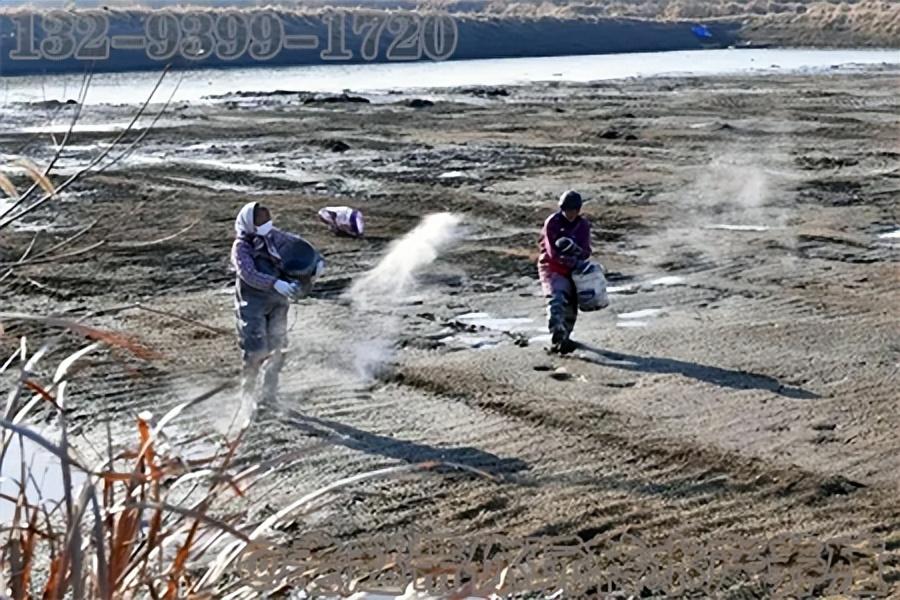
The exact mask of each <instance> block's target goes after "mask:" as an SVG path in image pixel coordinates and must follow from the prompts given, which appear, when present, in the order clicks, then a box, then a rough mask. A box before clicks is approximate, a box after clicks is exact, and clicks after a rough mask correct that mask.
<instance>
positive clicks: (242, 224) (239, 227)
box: [234, 202, 281, 259]
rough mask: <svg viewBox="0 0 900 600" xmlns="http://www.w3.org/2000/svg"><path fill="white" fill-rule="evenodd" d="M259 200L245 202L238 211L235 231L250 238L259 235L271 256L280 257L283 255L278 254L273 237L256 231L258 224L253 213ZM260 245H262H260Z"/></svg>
mask: <svg viewBox="0 0 900 600" xmlns="http://www.w3.org/2000/svg"><path fill="white" fill-rule="evenodd" d="M257 204H259V203H258V202H248V203H247V204H245V205H244V206H243V207H242V208H241V210H240V212H238V215H237V218H235V220H234V232H235V233H236V234H237V236H238V237H239V238H245V239H250V238H252V237H253V236H258V239H260V240H262V241H263V242H264V243H265V245H266V250H267V251H268V252H269V254H270V255H271V256H273V257H274V258H277V259H280V258H281V255H280V254H278V249H277V248H276V247H275V244H274V242H273V241H272V239H271V238H270V237H269V236H267V235H259V234H257V233H256V224H255V223H254V220H253V213H254V212H255V210H256V205H257ZM258 247H260V248H261V247H262V246H261V245H258Z"/></svg>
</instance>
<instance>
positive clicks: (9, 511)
mask: <svg viewBox="0 0 900 600" xmlns="http://www.w3.org/2000/svg"><path fill="white" fill-rule="evenodd" d="M23 460H24V462H25V469H26V473H27V472H30V473H31V478H29V481H28V485H27V486H26V488H25V494H26V498H27V499H28V502H29V503H31V504H43V505H45V506H46V507H47V510H48V511H50V512H52V507H53V506H55V505H56V504H57V503H59V502H60V501H62V500H63V499H64V498H65V487H64V486H63V479H62V471H61V469H60V464H59V460H58V459H57V458H56V457H55V456H53V455H52V454H51V453H50V452H48V451H47V450H45V449H44V448H42V447H40V446H38V445H37V444H35V443H34V442H32V441H31V440H29V439H28V438H22V445H21V447H20V445H19V436H16V437H14V438H13V440H12V442H11V443H10V444H9V449H8V450H7V452H6V456H5V457H4V458H3V464H2V465H0V493H2V494H6V495H8V496H16V495H17V493H18V489H19V484H18V481H19V480H20V479H21V477H22V461H23ZM32 478H33V479H32ZM84 480H85V477H84V474H83V473H81V472H80V471H78V470H75V469H73V470H72V490H73V491H72V493H73V495H77V494H78V493H79V490H80V488H81V485H82V483H83V482H84ZM14 512H15V506H13V504H12V503H11V502H9V501H8V500H6V499H4V498H0V522H2V523H8V522H10V520H11V519H12V517H13V514H14Z"/></svg>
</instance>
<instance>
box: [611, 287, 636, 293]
mask: <svg viewBox="0 0 900 600" xmlns="http://www.w3.org/2000/svg"><path fill="white" fill-rule="evenodd" d="M633 289H634V286H633V285H611V286H607V288H606V293H607V294H621V293H622V292H630V291H631V290H633Z"/></svg>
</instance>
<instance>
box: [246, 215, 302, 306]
mask: <svg viewBox="0 0 900 600" xmlns="http://www.w3.org/2000/svg"><path fill="white" fill-rule="evenodd" d="M268 237H269V242H270V243H271V244H272V245H274V246H275V249H276V250H277V249H278V248H279V247H280V246H283V245H284V244H286V243H287V242H290V241H293V240H296V239H298V238H297V236H295V235H293V234H290V233H287V232H284V231H281V230H280V229H275V228H272V231H271V232H270V233H269V236H268ZM259 256H265V257H267V258H270V259H271V260H273V261H274V262H275V264H279V263H280V262H281V260H280V258H278V257H274V256H272V254H271V253H270V252H269V249H268V248H267V247H266V241H265V240H264V239H263V238H262V237H261V236H258V235H241V236H239V237H237V238H235V240H234V244H233V245H232V246H231V266H232V267H233V268H234V270H235V271H236V272H237V276H238V277H239V278H240V279H241V281H243V282H244V283H246V284H247V285H249V286H250V287H252V288H255V289H258V290H262V291H271V290H272V289H273V288H274V286H275V281H277V279H278V278H277V277H275V276H273V275H270V274H268V273H264V272H262V271H260V270H259V269H258V268H257V266H256V260H255V259H256V258H257V257H259Z"/></svg>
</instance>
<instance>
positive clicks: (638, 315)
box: [618, 308, 665, 319]
mask: <svg viewBox="0 0 900 600" xmlns="http://www.w3.org/2000/svg"><path fill="white" fill-rule="evenodd" d="M663 312H665V309H664V308H645V309H643V310H636V311H633V312H627V313H620V314H619V315H618V316H619V318H620V319H645V318H647V317H655V316H657V315H659V314H662V313H663Z"/></svg>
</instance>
